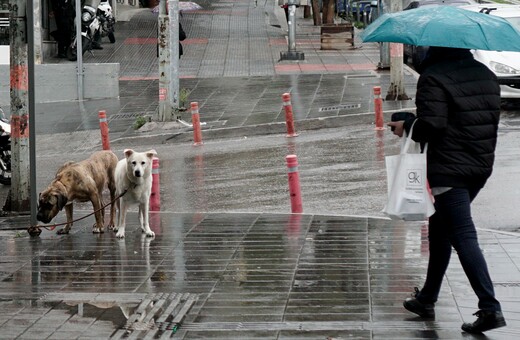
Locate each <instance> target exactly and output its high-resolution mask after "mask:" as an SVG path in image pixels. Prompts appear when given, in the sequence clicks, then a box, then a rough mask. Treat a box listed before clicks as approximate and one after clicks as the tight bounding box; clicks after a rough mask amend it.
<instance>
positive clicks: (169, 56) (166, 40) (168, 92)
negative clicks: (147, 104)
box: [158, 0, 179, 122]
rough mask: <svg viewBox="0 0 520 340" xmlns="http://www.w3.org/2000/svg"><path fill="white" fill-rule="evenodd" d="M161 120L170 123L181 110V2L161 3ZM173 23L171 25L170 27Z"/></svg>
mask: <svg viewBox="0 0 520 340" xmlns="http://www.w3.org/2000/svg"><path fill="white" fill-rule="evenodd" d="M158 20H159V23H158V26H159V120H160V121H162V122H169V121H172V120H174V119H175V118H176V117H175V115H174V113H176V112H177V110H178V109H179V2H178V0H169V1H167V0H161V1H160V2H159V19H158ZM170 23H171V25H170Z"/></svg>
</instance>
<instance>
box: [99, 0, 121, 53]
mask: <svg viewBox="0 0 520 340" xmlns="http://www.w3.org/2000/svg"><path fill="white" fill-rule="evenodd" d="M97 17H98V20H99V24H100V30H99V34H100V38H104V37H108V40H109V41H110V43H112V44H113V43H115V42H116V37H115V36H114V31H115V25H116V19H115V18H114V12H113V11H112V6H110V2H109V1H108V0H101V2H100V3H99V6H98V8H97Z"/></svg>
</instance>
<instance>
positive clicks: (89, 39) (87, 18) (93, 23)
mask: <svg viewBox="0 0 520 340" xmlns="http://www.w3.org/2000/svg"><path fill="white" fill-rule="evenodd" d="M99 2H100V0H85V1H84V3H83V7H82V8H81V43H82V52H81V53H82V55H83V54H85V52H86V51H91V50H92V43H93V41H94V37H95V35H96V33H98V32H99V30H100V26H101V25H100V23H99V19H98V16H97V15H96V12H97V8H98V6H99ZM98 34H99V33H98ZM71 41H72V42H71V44H70V46H69V47H68V48H67V59H69V60H70V61H75V60H77V59H78V55H77V50H78V49H77V37H76V28H74V29H73V30H72V39H71Z"/></svg>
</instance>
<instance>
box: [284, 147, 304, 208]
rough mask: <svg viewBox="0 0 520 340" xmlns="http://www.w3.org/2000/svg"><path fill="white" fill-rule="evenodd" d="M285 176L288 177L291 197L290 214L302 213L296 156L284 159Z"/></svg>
mask: <svg viewBox="0 0 520 340" xmlns="http://www.w3.org/2000/svg"><path fill="white" fill-rule="evenodd" d="M285 160H286V161H287V174H288V175H289V195H290V197H291V212H292V213H302V212H303V206H302V194H301V191H300V174H299V173H298V158H296V155H288V156H286V157H285Z"/></svg>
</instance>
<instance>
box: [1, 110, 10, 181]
mask: <svg viewBox="0 0 520 340" xmlns="http://www.w3.org/2000/svg"><path fill="white" fill-rule="evenodd" d="M0 184H3V185H11V123H10V122H9V120H8V119H7V118H6V117H5V114H4V111H3V110H2V108H0Z"/></svg>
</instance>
